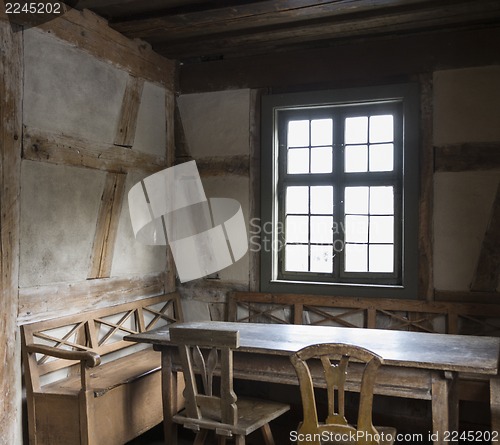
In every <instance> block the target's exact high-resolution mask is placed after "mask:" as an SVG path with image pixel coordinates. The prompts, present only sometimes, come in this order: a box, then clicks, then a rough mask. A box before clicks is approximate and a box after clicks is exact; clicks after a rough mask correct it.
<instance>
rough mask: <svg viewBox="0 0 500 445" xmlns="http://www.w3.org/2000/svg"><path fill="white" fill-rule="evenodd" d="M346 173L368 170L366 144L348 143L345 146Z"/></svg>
mask: <svg viewBox="0 0 500 445" xmlns="http://www.w3.org/2000/svg"><path fill="white" fill-rule="evenodd" d="M344 168H345V171H346V173H353V172H366V171H368V146H367V145H348V146H347V147H346V148H345V166H344Z"/></svg>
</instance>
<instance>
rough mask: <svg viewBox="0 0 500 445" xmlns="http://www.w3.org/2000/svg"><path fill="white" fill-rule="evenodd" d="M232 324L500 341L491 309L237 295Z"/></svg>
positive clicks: (498, 317) (498, 319) (498, 310)
mask: <svg viewBox="0 0 500 445" xmlns="http://www.w3.org/2000/svg"><path fill="white" fill-rule="evenodd" d="M227 318H228V321H238V322H253V323H289V324H313V325H331V326H344V327H356V328H371V329H377V328H381V329H393V330H405V331H417V332H434V333H444V334H468V335H490V336H500V307H499V306H498V305H491V304H465V303H445V302H434V303H430V302H426V301H419V300H395V299H387V298H350V297H334V296H319V295H299V294H271V293H259V292H232V293H231V294H230V295H229V301H228V317H227Z"/></svg>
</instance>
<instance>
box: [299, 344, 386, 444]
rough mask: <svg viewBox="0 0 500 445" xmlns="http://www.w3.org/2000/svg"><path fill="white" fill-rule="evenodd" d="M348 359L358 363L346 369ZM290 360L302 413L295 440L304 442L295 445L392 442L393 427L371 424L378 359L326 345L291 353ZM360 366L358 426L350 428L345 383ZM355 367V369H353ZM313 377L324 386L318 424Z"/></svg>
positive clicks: (364, 351)
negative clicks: (325, 407)
mask: <svg viewBox="0 0 500 445" xmlns="http://www.w3.org/2000/svg"><path fill="white" fill-rule="evenodd" d="M350 358H353V359H354V361H356V362H361V363H356V364H355V365H354V367H353V366H352V365H351V366H348V365H349V359H350ZM318 359H319V360H318ZM290 360H291V362H292V364H293V366H294V367H295V371H296V373H297V377H298V379H299V384H300V393H301V397H302V408H303V412H304V415H303V416H304V417H303V421H302V422H301V423H300V424H299V428H298V431H297V438H298V439H303V440H297V444H298V445H301V444H308V445H323V444H329V443H342V444H357V445H374V444H377V445H382V444H384V445H389V444H390V445H392V444H393V443H394V440H395V438H396V430H395V429H394V428H391V427H374V426H373V423H372V405H373V387H374V384H375V377H376V374H377V370H378V368H379V366H380V365H381V364H382V358H381V357H380V356H378V355H376V354H374V353H373V352H371V351H368V350H367V349H363V348H359V347H355V346H351V345H346V344H340V343H335V344H334V343H329V344H318V345H311V346H307V347H305V348H303V349H301V350H300V351H298V352H297V353H295V354H293V355H292V356H291V357H290ZM363 364H364V369H361V375H358V378H359V377H361V387H360V400H359V407H358V420H357V426H353V425H350V424H349V423H348V422H347V419H346V416H345V390H346V382H347V376H348V371H349V374H351V373H352V372H354V373H355V372H359V367H363ZM321 365H322V366H321ZM356 366H357V367H358V369H357V370H354V369H352V368H355V367H356ZM348 368H349V369H348ZM313 376H314V380H316V377H317V378H318V379H319V378H324V383H326V388H327V393H328V412H327V417H326V420H325V421H324V422H319V421H318V412H317V406H316V400H315V396H314V381H313ZM336 407H337V410H336ZM332 439H334V440H332ZM338 439H342V440H338ZM344 439H346V440H344ZM353 439H354V440H353Z"/></svg>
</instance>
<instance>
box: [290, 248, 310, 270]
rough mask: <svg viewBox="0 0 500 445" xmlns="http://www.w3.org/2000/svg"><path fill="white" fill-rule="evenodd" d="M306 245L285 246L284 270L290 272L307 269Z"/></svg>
mask: <svg viewBox="0 0 500 445" xmlns="http://www.w3.org/2000/svg"><path fill="white" fill-rule="evenodd" d="M308 250H309V249H308V247H307V246H290V245H287V246H286V247H285V270H287V271H290V272H307V271H308Z"/></svg>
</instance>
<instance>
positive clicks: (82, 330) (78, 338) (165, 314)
mask: <svg viewBox="0 0 500 445" xmlns="http://www.w3.org/2000/svg"><path fill="white" fill-rule="evenodd" d="M176 321H182V311H181V308H180V300H179V295H178V294H177V293H172V294H168V295H160V296H157V297H152V298H146V299H143V300H137V301H134V302H131V303H125V304H120V305H117V306H111V307H106V308H102V309H97V310H94V311H89V312H83V313H79V314H74V315H68V316H64V317H59V318H54V319H51V320H44V321H39V322H35V323H30V324H26V325H23V326H22V329H23V335H24V341H25V343H26V344H41V345H48V346H52V347H55V348H60V349H66V350H70V351H88V350H90V351H93V352H96V353H98V354H99V355H101V356H104V355H106V354H110V353H113V352H116V351H119V350H123V349H125V348H127V347H130V346H133V345H134V343H131V342H128V341H125V340H123V337H124V336H125V335H128V334H136V333H140V332H146V331H149V330H151V329H154V328H158V327H160V326H164V325H168V324H171V323H174V322H176ZM76 363H77V362H75V361H70V360H61V359H57V358H53V357H49V356H46V355H42V354H37V357H36V364H37V371H38V375H39V376H43V375H45V374H48V373H51V372H54V371H57V370H60V369H63V368H69V367H71V366H73V365H75V364H76Z"/></svg>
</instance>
